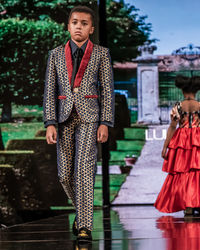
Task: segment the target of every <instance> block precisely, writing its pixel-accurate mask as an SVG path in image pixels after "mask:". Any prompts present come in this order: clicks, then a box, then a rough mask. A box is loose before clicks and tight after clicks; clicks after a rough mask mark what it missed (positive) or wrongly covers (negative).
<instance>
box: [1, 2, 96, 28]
mask: <svg viewBox="0 0 200 250" xmlns="http://www.w3.org/2000/svg"><path fill="white" fill-rule="evenodd" d="M80 4H84V5H87V6H89V7H92V8H93V6H96V5H97V1H96V0H93V1H88V0H43V1H41V0H31V1H30V0H2V1H1V6H2V9H5V10H6V14H4V15H3V16H2V17H3V18H11V17H18V18H20V19H24V18H27V19H34V20H44V19H45V18H49V17H50V18H51V19H53V20H54V21H55V22H57V23H63V24H64V25H65V26H66V25H67V18H68V16H69V12H70V10H71V9H72V8H73V7H74V6H75V5H80Z"/></svg>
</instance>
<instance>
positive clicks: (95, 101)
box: [43, 40, 114, 127]
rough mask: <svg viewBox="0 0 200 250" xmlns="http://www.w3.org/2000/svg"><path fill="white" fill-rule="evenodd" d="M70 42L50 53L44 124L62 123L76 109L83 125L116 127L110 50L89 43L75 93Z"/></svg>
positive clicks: (76, 82) (75, 83) (76, 80)
mask: <svg viewBox="0 0 200 250" xmlns="http://www.w3.org/2000/svg"><path fill="white" fill-rule="evenodd" d="M72 70H73V66H72V55H71V48H70V45H69V41H68V42H67V44H66V45H60V46H59V47H57V48H55V49H53V50H52V51H50V54H49V58H48V63H47V70H46V81H45V90H44V102H43V108H44V123H45V127H47V126H48V125H50V124H56V123H62V122H64V121H66V120H67V119H68V117H69V116H70V113H71V111H72V108H73V106H75V108H76V111H77V113H78V114H79V116H80V118H81V120H82V121H83V122H99V121H100V123H105V124H107V125H109V126H111V127H113V125H114V87H113V73H112V66H111V60H110V55H109V50H108V49H107V48H104V47H102V46H99V45H95V44H93V43H92V42H91V41H90V40H89V41H88V44H87V47H86V50H85V53H84V55H83V58H82V61H81V64H80V67H79V70H78V72H77V74H76V78H75V81H74V89H73V91H72V90H71V85H70V84H71V77H72Z"/></svg>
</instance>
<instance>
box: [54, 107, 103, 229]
mask: <svg viewBox="0 0 200 250" xmlns="http://www.w3.org/2000/svg"><path fill="white" fill-rule="evenodd" d="M98 126H99V124H98V123H97V122H94V123H84V122H82V121H81V119H80V118H79V116H78V114H77V113H76V111H75V109H73V111H72V113H71V115H70V117H69V118H68V120H67V121H66V122H64V123H60V124H58V138H57V163H58V177H59V181H60V183H61V184H62V186H63V189H64V191H65V192H66V194H67V196H68V198H69V199H71V200H72V204H73V205H74V206H75V208H76V220H77V225H78V229H80V228H82V227H86V228H87V229H88V230H90V231H92V228H93V202H94V182H95V173H96V161H97V128H98Z"/></svg>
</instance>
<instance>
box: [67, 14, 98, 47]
mask: <svg viewBox="0 0 200 250" xmlns="http://www.w3.org/2000/svg"><path fill="white" fill-rule="evenodd" d="M68 31H69V33H70V35H71V38H72V40H74V41H75V42H78V43H80V42H84V41H86V40H87V39H88V38H89V35H91V34H92V33H93V32H94V27H93V25H92V19H91V16H90V14H87V13H84V12H73V13H72V15H71V18H70V20H69V24H68Z"/></svg>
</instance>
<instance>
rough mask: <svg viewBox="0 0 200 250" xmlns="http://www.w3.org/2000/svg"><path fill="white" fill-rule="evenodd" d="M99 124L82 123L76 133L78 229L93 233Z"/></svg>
mask: <svg viewBox="0 0 200 250" xmlns="http://www.w3.org/2000/svg"><path fill="white" fill-rule="evenodd" d="M97 127H98V124H97V123H81V124H80V125H79V126H78V127H77V129H76V133H75V141H76V146H75V147H76V149H75V151H76V153H75V183H76V212H77V223H78V228H79V229H80V228H82V227H85V228H87V229H88V230H90V231H92V225H93V202H94V181H95V173H96V160H97V139H96V138H97Z"/></svg>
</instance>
